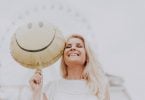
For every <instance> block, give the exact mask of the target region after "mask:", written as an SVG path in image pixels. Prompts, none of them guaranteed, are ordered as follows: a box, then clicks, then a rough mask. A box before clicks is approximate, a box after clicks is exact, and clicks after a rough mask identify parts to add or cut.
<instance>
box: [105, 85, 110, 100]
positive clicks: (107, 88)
mask: <svg viewBox="0 0 145 100" xmlns="http://www.w3.org/2000/svg"><path fill="white" fill-rule="evenodd" d="M104 100H110V90H109V85H107V86H106V90H105V97H104Z"/></svg>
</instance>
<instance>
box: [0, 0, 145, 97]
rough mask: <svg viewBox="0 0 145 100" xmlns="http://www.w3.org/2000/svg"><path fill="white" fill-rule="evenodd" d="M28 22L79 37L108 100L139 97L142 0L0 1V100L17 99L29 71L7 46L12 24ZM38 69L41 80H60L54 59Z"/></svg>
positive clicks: (144, 71) (144, 85) (144, 37)
mask: <svg viewBox="0 0 145 100" xmlns="http://www.w3.org/2000/svg"><path fill="white" fill-rule="evenodd" d="M30 20H40V21H42V20H45V21H48V22H50V23H52V24H54V25H56V26H57V27H58V28H59V29H60V30H62V33H63V34H64V35H68V34H71V33H79V34H82V35H84V36H85V37H86V38H87V39H88V41H89V43H90V45H91V47H92V48H93V50H94V51H95V53H96V56H97V58H98V59H99V61H100V63H101V65H102V68H103V70H104V71H105V73H106V76H107V77H108V79H109V83H110V86H111V88H110V92H111V93H110V94H111V100H145V77H144V76H145V68H144V66H145V61H144V60H145V1H144V0H102V1H100V0H23V1H22V0H3V1H2V0H0V100H20V99H19V98H20V96H21V93H22V92H23V91H24V89H25V88H26V87H27V86H28V81H29V79H30V77H31V76H32V75H33V74H34V70H30V69H27V68H24V67H22V66H21V65H19V64H18V63H17V62H15V61H14V60H13V58H12V57H11V55H10V50H9V44H10V39H11V36H12V35H13V33H14V32H15V30H16V28H17V27H18V26H19V25H21V24H23V23H25V22H28V21H30ZM43 72H44V84H46V83H47V82H49V81H51V80H56V79H59V78H61V77H60V75H59V61H58V62H57V63H55V64H53V65H52V66H50V67H48V68H45V69H44V70H43Z"/></svg>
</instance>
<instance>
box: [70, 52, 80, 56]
mask: <svg viewBox="0 0 145 100" xmlns="http://www.w3.org/2000/svg"><path fill="white" fill-rule="evenodd" d="M69 56H79V54H76V53H72V54H69Z"/></svg>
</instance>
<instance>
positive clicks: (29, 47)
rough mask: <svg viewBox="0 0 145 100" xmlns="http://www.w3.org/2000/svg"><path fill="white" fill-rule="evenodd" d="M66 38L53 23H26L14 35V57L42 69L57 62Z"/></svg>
mask: <svg viewBox="0 0 145 100" xmlns="http://www.w3.org/2000/svg"><path fill="white" fill-rule="evenodd" d="M64 46H65V40H64V37H63V35H62V34H61V32H60V30H59V29H58V28H56V27H54V26H53V25H51V24H46V23H44V22H33V23H27V24H24V25H22V26H20V27H18V29H17V30H16V32H15V34H14V35H13V36H12V40H11V44H10V50H11V55H12V57H13V58H14V59H15V60H16V61H17V62H18V63H20V64H21V65H23V66H24V67H27V68H32V69H41V68H44V67H47V66H49V65H51V64H53V63H54V62H56V61H57V60H58V59H59V58H60V57H61V55H62V53H63V50H64Z"/></svg>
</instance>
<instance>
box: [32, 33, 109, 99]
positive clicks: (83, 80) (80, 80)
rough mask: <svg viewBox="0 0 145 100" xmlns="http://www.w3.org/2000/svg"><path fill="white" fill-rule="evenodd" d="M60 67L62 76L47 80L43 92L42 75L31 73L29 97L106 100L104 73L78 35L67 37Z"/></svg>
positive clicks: (106, 89) (85, 43) (38, 72)
mask: <svg viewBox="0 0 145 100" xmlns="http://www.w3.org/2000/svg"><path fill="white" fill-rule="evenodd" d="M60 68H61V72H62V77H63V79H61V80H58V81H54V82H50V83H49V84H48V85H47V86H46V88H45V90H44V91H43V93H42V84H43V82H42V74H41V72H40V71H37V72H36V73H35V75H34V76H33V77H32V79H31V80H30V86H31V88H32V92H33V99H32V100H110V98H109V91H108V85H107V81H106V79H105V75H104V73H103V71H102V69H101V67H100V66H99V64H98V62H97V60H96V59H95V55H94V54H93V52H92V51H91V50H90V48H89V45H88V44H87V42H86V40H85V39H84V38H83V37H82V36H80V35H76V34H75V35H71V36H70V37H69V38H68V39H67V42H66V45H65V49H64V53H63V56H62V61H61V67H60Z"/></svg>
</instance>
